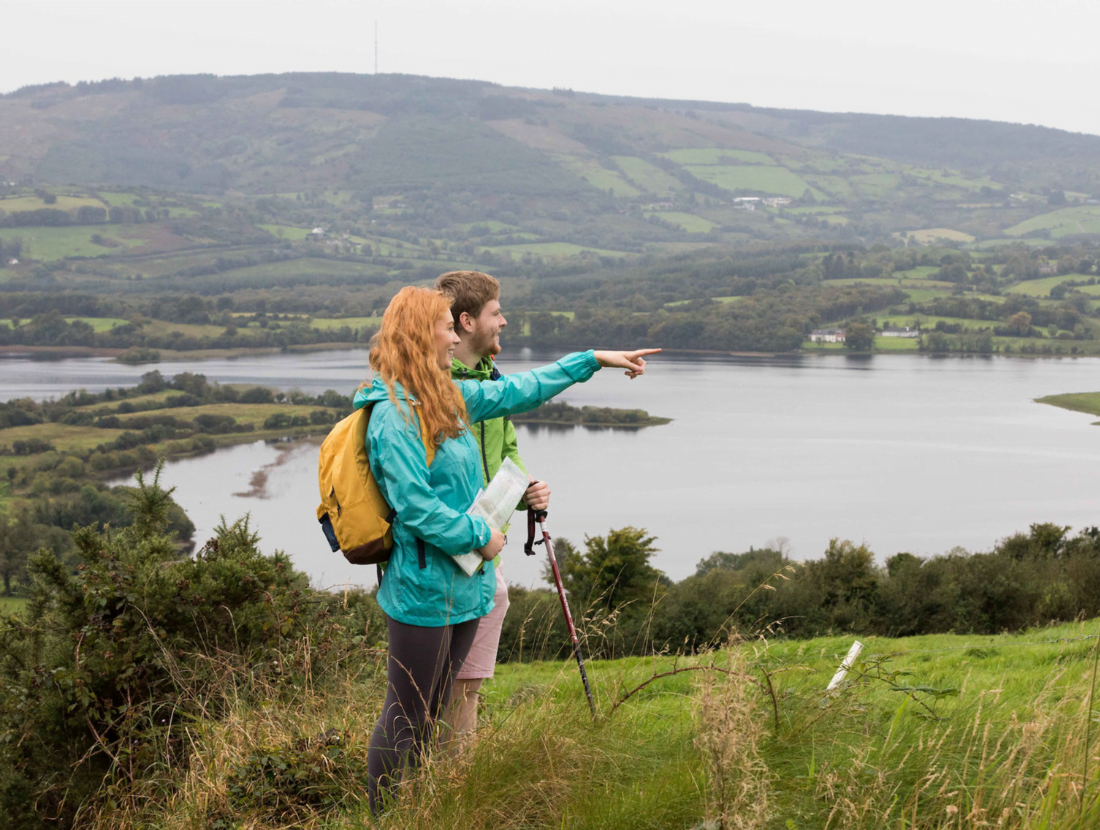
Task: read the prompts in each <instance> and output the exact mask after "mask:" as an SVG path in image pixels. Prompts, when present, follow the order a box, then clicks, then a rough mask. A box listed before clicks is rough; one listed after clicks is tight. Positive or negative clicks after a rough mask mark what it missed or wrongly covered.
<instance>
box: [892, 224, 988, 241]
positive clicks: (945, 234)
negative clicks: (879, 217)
mask: <svg viewBox="0 0 1100 830" xmlns="http://www.w3.org/2000/svg"><path fill="white" fill-rule="evenodd" d="M895 236H900V237H902V238H905V237H908V238H909V239H914V240H916V241H917V242H923V243H925V244H928V243H932V242H935V241H936V240H938V239H949V240H952V241H955V242H973V241H974V237H973V236H971V235H970V234H968V233H963V232H962V231H956V230H952V229H951V228H924V229H923V230H917V231H901V232H899V233H897V234H895Z"/></svg>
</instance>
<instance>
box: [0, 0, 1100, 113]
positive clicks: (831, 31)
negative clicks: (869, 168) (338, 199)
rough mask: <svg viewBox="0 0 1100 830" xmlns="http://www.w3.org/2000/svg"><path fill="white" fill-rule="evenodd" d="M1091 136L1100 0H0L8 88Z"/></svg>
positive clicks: (0, 87)
mask: <svg viewBox="0 0 1100 830" xmlns="http://www.w3.org/2000/svg"><path fill="white" fill-rule="evenodd" d="M375 20H377V21H378V33H379V50H378V68H379V71H380V72H403V73H411V74H419V75H434V76H442V77H451V78H476V79H480V80H488V81H495V82H497V83H501V84H505V85H509V86H528V87H541V88H549V87H553V86H562V87H571V88H573V89H576V90H584V91H588V92H602V93H612V94H623V95H637V96H647V97H662V98H689V99H701V100H711V101H732V102H744V103H749V104H754V105H757V106H769V107H795V108H802V109H815V110H828V111H846V112H847V111H852V112H872V113H894V114H900V115H931V116H961V117H966V118H989V119H994V120H999V121H1013V122H1022V123H1030V124H1042V125H1045V126H1049V127H1059V128H1062V129H1066V130H1073V131H1076V132H1089V133H1096V134H1100V107H1097V106H1096V101H1097V99H1098V93H1097V90H1096V83H1097V79H1098V78H1100V2H1098V0H1041V2H1040V0H950V2H949V1H948V0H755V2H749V1H748V0H725V2H711V1H710V0H678V2H669V0H663V2H654V0H553V2H549V0H543V2H531V0H465V2H451V1H450V0H359V1H358V2H349V0H308V2H307V1H306V0H0V92H8V91H11V90H13V89H17V88H19V87H21V86H25V85H27V84H38V83H45V82H47V81H56V80H64V81H69V82H76V81H80V80H100V79H103V78H111V77H123V78H132V77H135V76H141V77H152V76H155V75H167V74H176V73H194V72H211V73H215V74H219V75H235V74H255V73H262V72H289V71H340V72H373V71H374V60H375V51H374V22H375Z"/></svg>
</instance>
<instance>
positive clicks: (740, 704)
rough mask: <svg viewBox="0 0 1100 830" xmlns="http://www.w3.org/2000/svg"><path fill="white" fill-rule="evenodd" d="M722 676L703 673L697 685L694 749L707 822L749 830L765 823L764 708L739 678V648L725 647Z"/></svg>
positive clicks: (742, 677) (767, 789)
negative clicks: (704, 775)
mask: <svg viewBox="0 0 1100 830" xmlns="http://www.w3.org/2000/svg"><path fill="white" fill-rule="evenodd" d="M726 654H727V658H728V668H729V669H730V671H729V673H728V674H720V673H715V672H704V673H702V677H701V678H700V681H699V687H698V688H699V695H698V718H699V732H698V737H697V738H696V747H697V748H698V749H699V752H700V753H701V754H702V756H703V758H704V761H705V763H706V766H707V770H708V772H709V773H710V788H709V790H708V793H707V796H708V797H707V817H708V819H710V820H711V821H713V822H715V823H716V824H717V826H718V828H719V830H755V829H756V828H760V827H763V826H764V824H765V822H766V821H767V818H768V814H769V810H768V796H769V792H770V788H771V787H770V780H769V776H770V773H769V770H768V766H767V764H765V763H764V760H763V758H762V757H761V755H760V742H761V739H762V738H763V736H764V733H765V728H764V724H765V722H766V720H767V708H766V707H765V706H763V705H762V701H761V700H760V694H759V691H758V689H757V687H756V686H755V685H754V684H752V683H751V682H749V680H748V679H747V678H746V677H745V673H746V672H745V669H746V664H747V660H746V657H745V654H744V653H743V649H742V648H741V647H740V645H739V644H738V643H737V642H736V641H734V640H731V641H730V643H729V644H727V646H726Z"/></svg>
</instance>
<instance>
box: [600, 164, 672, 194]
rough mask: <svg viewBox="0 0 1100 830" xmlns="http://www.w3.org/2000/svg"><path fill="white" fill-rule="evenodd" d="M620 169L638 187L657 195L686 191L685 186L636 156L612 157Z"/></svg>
mask: <svg viewBox="0 0 1100 830" xmlns="http://www.w3.org/2000/svg"><path fill="white" fill-rule="evenodd" d="M612 158H613V159H614V161H615V163H616V164H617V165H619V169H620V170H622V171H623V173H624V174H625V175H626V176H627V177H628V178H629V179H630V180H631V181H632V182H634V183H635V184H636V185H638V187H641V188H643V189H644V190H646V191H648V192H649V193H653V194H656V195H659V196H660V195H669V194H674V193H679V192H682V191H683V190H684V185H683V184H682V183H681V182H680V180H679V179H677V178H676V177H675V176H671V175H669V174H668V173H666V172H665V171H664V170H662V169H661V168H660V167H657V166H656V165H654V164H650V163H649V162H648V161H645V160H643V159H640V158H635V157H634V156H612Z"/></svg>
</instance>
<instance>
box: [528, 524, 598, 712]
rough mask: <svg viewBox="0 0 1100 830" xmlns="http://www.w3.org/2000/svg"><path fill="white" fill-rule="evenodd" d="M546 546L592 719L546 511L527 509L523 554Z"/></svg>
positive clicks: (585, 675) (581, 659)
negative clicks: (537, 536) (539, 531)
mask: <svg viewBox="0 0 1100 830" xmlns="http://www.w3.org/2000/svg"><path fill="white" fill-rule="evenodd" d="M535 522H538V525H539V527H540V528H541V529H542V539H540V540H539V541H538V542H536V541H535ZM543 544H545V545H546V555H547V556H548V557H549V558H550V570H551V571H553V572H554V585H556V586H557V589H558V599H560V600H561V610H562V612H563V613H564V614H565V624H566V626H568V627H569V639H570V640H572V641H573V654H574V655H575V656H576V658H577V668H579V669H580V670H581V682H582V683H584V694H585V697H587V698H588V708H589V709H591V710H592V717H593V718H595V717H596V702H595V701H594V700H593V699H592V689H591V688H590V687H589V685H588V672H586V671H585V670H584V654H583V653H582V652H581V643H580V640H578V639H577V629H576V628H574V626H573V615H572V614H570V613H569V602H568V600H566V598H565V588H564V587H563V586H562V584H561V571H559V570H558V560H557V559H555V558H554V549H553V548H551V547H550V531H548V530H547V529H546V511H545V510H532V509H531V508H527V544H525V545H524V546H523V552H524V553H526V554H527V555H528V556H534V555H535V545H543Z"/></svg>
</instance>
